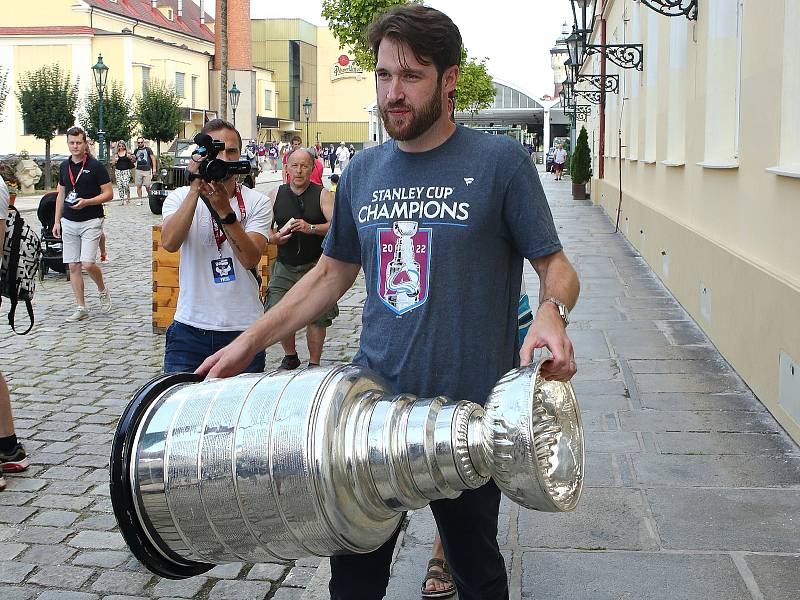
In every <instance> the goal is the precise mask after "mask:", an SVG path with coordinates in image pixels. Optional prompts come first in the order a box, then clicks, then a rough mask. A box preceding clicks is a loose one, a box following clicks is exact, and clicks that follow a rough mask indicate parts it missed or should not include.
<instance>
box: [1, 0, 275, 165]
mask: <svg viewBox="0 0 800 600" xmlns="http://www.w3.org/2000/svg"><path fill="white" fill-rule="evenodd" d="M155 5H156V6H154V3H153V2H152V0H126V2H124V3H111V2H102V3H101V2H92V1H91V0H82V1H80V2H75V1H74V0H39V1H37V2H33V3H29V5H28V6H26V10H24V11H23V10H19V11H7V12H5V13H4V16H3V21H2V24H0V69H6V70H8V71H9V73H10V77H9V81H10V83H11V86H12V90H11V93H10V94H9V97H8V100H7V102H6V109H5V114H4V115H2V117H3V120H2V122H0V155H1V154H8V153H12V152H19V151H21V150H27V151H28V152H29V153H31V154H44V142H43V141H41V140H37V139H36V138H34V137H33V136H30V135H26V134H25V128H24V123H23V122H22V116H21V114H20V111H19V105H18V103H17V100H16V97H15V95H14V91H15V90H16V82H17V81H18V80H19V78H20V77H21V76H22V75H23V74H24V73H26V72H28V71H32V70H35V69H38V68H40V67H42V66H44V65H51V64H54V63H58V64H59V65H60V66H61V67H62V69H64V70H65V71H67V72H69V73H70V74H71V76H72V78H73V80H74V81H77V82H78V84H79V94H80V100H79V106H78V112H79V113H80V109H81V104H82V101H83V98H85V97H86V95H87V94H88V93H89V91H90V89H92V88H93V87H94V78H93V75H92V71H91V67H92V65H94V64H95V62H96V61H97V57H98V55H99V54H102V56H103V62H104V63H105V64H106V65H107V66H108V68H109V72H108V80H109V83H110V82H112V81H118V82H121V83H122V84H123V87H124V89H125V91H126V94H128V95H130V96H132V97H133V96H134V95H136V94H140V93H141V91H142V88H143V86H144V85H145V84H146V83H147V82H149V81H154V80H161V81H164V82H166V83H168V84H170V85H173V86H175V89H176V91H177V92H178V95H179V97H180V98H181V105H182V106H183V108H184V111H183V112H184V115H183V116H184V127H183V130H182V131H181V132H180V133H179V137H182V138H191V137H193V136H194V134H195V133H196V132H197V131H199V130H200V129H201V128H202V126H203V123H204V121H205V120H206V119H208V118H213V117H215V116H216V113H217V109H218V105H219V101H218V91H215V89H214V85H213V76H212V75H211V69H212V68H213V64H212V60H213V54H214V37H213V36H214V33H213V30H214V24H213V21H212V20H211V19H210V18H209V17H208V16H207V15H201V14H200V11H199V9H198V7H197V5H195V4H194V3H192V2H191V1H187V2H179V1H178V0H157V1H156V2H155ZM102 7H106V8H102ZM201 16H202V18H201ZM250 76H251V78H252V79H253V82H252V86H251V87H252V88H253V89H254V90H255V91H254V92H253V94H252V97H248V98H245V99H243V101H242V104H241V106H240V110H247V111H251V110H252V111H253V112H255V114H256V115H257V116H261V117H265V118H271V117H274V116H275V115H276V111H275V107H274V106H272V107H269V106H267V105H266V104H265V103H264V99H265V97H268V96H269V95H271V94H274V93H275V84H274V82H273V76H272V73H271V72H270V71H268V70H266V69H255V70H254V71H253V73H251V74H250ZM132 104H133V103H132ZM132 108H133V106H132ZM245 137H248V136H245ZM54 142H56V140H54ZM162 148H163V146H162ZM52 151H53V152H54V153H66V145H65V144H64V147H63V148H62V147H59V145H58V143H57V142H56V143H55V145H54V147H53V150H52Z"/></svg>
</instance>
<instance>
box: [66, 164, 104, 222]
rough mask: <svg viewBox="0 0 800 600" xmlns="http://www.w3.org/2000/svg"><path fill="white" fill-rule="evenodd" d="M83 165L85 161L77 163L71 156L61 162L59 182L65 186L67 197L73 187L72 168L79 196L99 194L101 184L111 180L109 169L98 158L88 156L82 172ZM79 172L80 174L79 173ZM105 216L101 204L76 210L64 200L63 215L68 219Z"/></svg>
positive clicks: (100, 217)
mask: <svg viewBox="0 0 800 600" xmlns="http://www.w3.org/2000/svg"><path fill="white" fill-rule="evenodd" d="M81 166H83V162H79V163H78V164H75V163H73V162H72V159H71V158H68V159H67V160H65V161H64V162H62V163H61V170H60V171H59V175H58V182H59V183H60V184H61V185H63V186H64V198H65V199H66V197H67V195H68V194H69V193H70V192H71V191H72V188H73V186H72V180H71V179H70V176H69V170H72V179H74V180H75V191H76V192H77V194H78V198H94V197H95V196H99V195H100V192H101V189H100V186H101V185H103V184H105V183H109V182H110V181H111V178H110V177H109V176H108V171H106V168H105V167H104V166H103V165H102V164H100V162H99V161H98V160H97V159H95V158H92V157H91V156H87V157H86V165H85V166H83V172H82V173H81ZM79 173H80V176H79V175H78V174H79ZM103 216H104V215H103V206H102V205H101V204H93V205H92V206H87V207H86V208H82V209H80V210H75V209H74V208H72V207H71V206H70V205H69V204H67V203H66V202H64V214H63V217H64V218H65V219H67V220H68V221H89V220H90V219H102V218H103Z"/></svg>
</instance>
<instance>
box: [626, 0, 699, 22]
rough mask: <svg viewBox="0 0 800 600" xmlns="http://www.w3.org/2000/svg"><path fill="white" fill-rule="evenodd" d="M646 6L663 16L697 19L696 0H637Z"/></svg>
mask: <svg viewBox="0 0 800 600" xmlns="http://www.w3.org/2000/svg"><path fill="white" fill-rule="evenodd" d="M639 2H641V3H642V4H644V5H645V6H646V7H647V8H649V9H652V10H654V11H656V12H657V13H659V14H662V15H664V16H665V17H684V16H685V17H686V18H687V19H689V20H690V21H697V0H639Z"/></svg>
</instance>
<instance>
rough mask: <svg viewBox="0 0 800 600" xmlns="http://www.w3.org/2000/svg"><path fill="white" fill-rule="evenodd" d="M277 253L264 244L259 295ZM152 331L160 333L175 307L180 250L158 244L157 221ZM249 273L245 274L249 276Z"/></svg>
mask: <svg viewBox="0 0 800 600" xmlns="http://www.w3.org/2000/svg"><path fill="white" fill-rule="evenodd" d="M277 254H278V247H277V246H275V245H273V244H268V245H267V247H266V249H265V250H264V255H263V256H262V258H261V262H260V263H259V264H258V267H257V269H258V273H259V275H261V289H260V296H261V298H262V299H263V298H264V297H265V296H266V294H267V285H268V284H269V273H270V269H271V268H272V263H273V262H274V261H275V257H276V256H277ZM152 257H153V331H156V332H159V333H163V332H164V331H166V329H167V327H169V326H170V323H172V319H173V318H174V317H175V309H176V308H177V307H178V290H179V283H178V265H179V263H180V258H181V254H180V252H167V251H166V250H164V248H163V247H162V246H161V225H153V254H152ZM249 276H250V275H248V277H249Z"/></svg>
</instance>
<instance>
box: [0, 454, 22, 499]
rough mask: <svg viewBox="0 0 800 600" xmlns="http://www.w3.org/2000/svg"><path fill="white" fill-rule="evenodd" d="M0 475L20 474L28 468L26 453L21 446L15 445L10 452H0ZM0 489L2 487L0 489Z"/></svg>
mask: <svg viewBox="0 0 800 600" xmlns="http://www.w3.org/2000/svg"><path fill="white" fill-rule="evenodd" d="M0 467H2V468H1V469H0V475H2V474H3V473H21V472H22V471H25V470H27V468H28V453H27V452H25V448H23V447H22V444H20V443H17V445H16V446H14V449H13V450H12V451H11V452H8V453H4V452H0ZM0 489H2V487H0Z"/></svg>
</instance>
